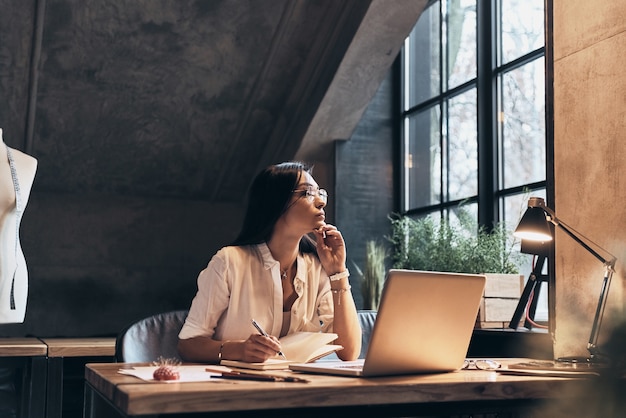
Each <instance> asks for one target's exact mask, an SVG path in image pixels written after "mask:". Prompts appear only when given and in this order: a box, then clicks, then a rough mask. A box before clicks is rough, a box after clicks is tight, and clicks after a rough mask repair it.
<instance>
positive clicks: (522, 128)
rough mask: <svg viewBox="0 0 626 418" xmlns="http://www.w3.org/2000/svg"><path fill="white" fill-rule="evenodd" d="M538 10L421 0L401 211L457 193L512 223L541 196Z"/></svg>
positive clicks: (405, 103)
mask: <svg viewBox="0 0 626 418" xmlns="http://www.w3.org/2000/svg"><path fill="white" fill-rule="evenodd" d="M544 15H545V11H544V1H543V0H437V1H431V2H430V3H429V5H428V6H427V8H426V10H425V11H424V12H423V13H422V15H421V16H420V18H419V20H418V22H417V24H416V25H415V27H414V29H413V31H412V32H411V34H410V36H409V37H408V38H407V39H406V41H405V45H404V48H403V51H402V83H401V84H402V107H401V110H402V113H401V123H402V129H401V131H402V139H401V141H402V144H401V147H400V148H401V149H402V154H403V158H402V160H401V161H402V163H401V164H402V178H401V184H402V187H401V204H400V208H401V210H402V212H403V213H405V214H407V215H410V216H415V217H418V216H425V215H429V214H433V215H435V216H447V217H450V218H453V217H454V212H455V208H456V207H458V205H459V204H460V203H464V206H465V208H466V209H468V210H469V211H470V213H472V214H473V215H474V216H475V217H476V221H477V223H478V224H480V225H484V226H485V227H487V228H490V227H491V226H492V225H494V223H496V222H505V223H506V224H507V226H509V227H510V228H511V229H512V228H514V227H515V225H516V224H517V222H518V221H519V219H520V217H521V215H522V214H523V212H524V210H525V208H526V202H527V199H528V197H529V195H530V194H532V195H534V196H541V197H544V198H545V190H546V133H545V81H544V80H545V66H544V54H545V39H544ZM531 263H532V257H530V256H529V258H528V265H525V266H520V267H521V269H522V272H526V271H527V272H530V271H531V269H532V267H531ZM524 274H525V275H526V276H527V275H528V274H527V273H524ZM546 293H547V292H542V293H541V297H542V299H544V300H543V302H542V301H540V303H539V307H538V311H537V313H536V317H535V318H537V319H547V316H548V314H547V301H546V297H547V295H546Z"/></svg>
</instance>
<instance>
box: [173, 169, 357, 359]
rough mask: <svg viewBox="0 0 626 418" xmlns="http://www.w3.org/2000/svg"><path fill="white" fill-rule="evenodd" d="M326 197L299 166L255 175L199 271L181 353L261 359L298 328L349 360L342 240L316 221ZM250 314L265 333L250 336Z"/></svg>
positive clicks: (351, 327) (351, 320)
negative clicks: (239, 210) (232, 233)
mask: <svg viewBox="0 0 626 418" xmlns="http://www.w3.org/2000/svg"><path fill="white" fill-rule="evenodd" d="M327 198H328V196H327V194H326V191H325V190H323V189H320V188H319V187H318V185H317V183H316V182H315V180H314V179H313V177H312V175H311V170H310V168H309V167H307V166H306V165H304V164H302V163H298V162H287V163H282V164H278V165H274V166H270V167H268V168H267V169H265V170H264V171H262V172H261V173H259V175H258V176H257V177H256V178H255V180H254V182H253V183H252V187H251V189H250V194H249V201H248V208H247V211H246V215H245V218H244V223H243V228H242V230H241V232H240V234H239V237H237V239H236V240H235V242H233V244H232V245H231V246H228V247H224V248H222V249H221V250H219V251H218V252H217V253H216V254H215V256H213V258H212V259H211V261H210V262H209V265H208V266H207V268H206V269H204V270H203V271H202V272H201V273H200V275H199V277H198V293H197V294H196V297H195V298H194V300H193V302H192V304H191V308H190V310H189V315H188V317H187V320H186V321H185V324H184V326H183V328H182V330H181V332H180V334H179V343H178V351H179V352H180V355H181V357H182V358H183V359H185V360H186V361H193V362H219V361H220V360H222V359H229V360H242V361H248V362H262V361H265V360H267V359H269V358H270V357H274V356H275V355H276V354H277V353H278V352H280V350H281V346H280V342H279V341H278V337H281V336H284V335H286V334H290V333H293V332H297V331H314V332H334V333H336V334H337V335H338V338H337V339H336V340H335V342H334V344H339V345H342V346H343V347H344V348H343V349H342V350H340V351H339V352H337V355H338V357H339V358H341V359H342V360H353V359H355V358H357V357H358V355H359V352H360V350H361V328H360V325H359V322H358V317H357V312H356V307H355V304H354V299H353V298H352V293H351V291H350V283H349V280H348V276H349V273H348V270H347V269H346V252H345V243H344V240H343V237H342V236H341V233H340V232H339V231H338V230H337V228H336V227H334V226H333V225H329V224H326V223H325V222H324V221H325V216H324V207H325V206H326V201H327ZM309 234H312V235H313V236H314V237H315V241H314V240H313V239H312V238H311V237H310V236H309ZM252 319H255V320H256V322H257V323H258V324H260V326H261V327H262V328H263V329H264V331H266V332H267V334H269V336H263V335H261V334H260V333H258V332H257V331H256V330H255V329H254V328H253V325H252V323H251V321H252Z"/></svg>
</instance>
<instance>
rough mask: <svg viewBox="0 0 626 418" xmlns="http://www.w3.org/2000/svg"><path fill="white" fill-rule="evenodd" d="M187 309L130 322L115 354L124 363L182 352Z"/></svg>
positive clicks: (174, 356) (119, 339)
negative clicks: (179, 339)
mask: <svg viewBox="0 0 626 418" xmlns="http://www.w3.org/2000/svg"><path fill="white" fill-rule="evenodd" d="M187 313H188V311H187V310H181V311H171V312H163V313H159V314H156V315H152V316H149V317H147V318H144V319H141V320H139V321H137V322H134V323H132V324H130V325H129V326H128V327H126V328H125V329H124V330H123V331H121V332H120V333H119V334H118V336H117V339H116V341H115V357H116V358H117V361H119V362H124V363H140V362H141V363H143V362H152V361H156V360H158V358H159V357H163V358H168V359H169V358H175V359H178V360H180V356H179V355H178V349H177V345H178V333H179V332H180V329H181V328H182V326H183V323H184V322H185V319H186V318H187Z"/></svg>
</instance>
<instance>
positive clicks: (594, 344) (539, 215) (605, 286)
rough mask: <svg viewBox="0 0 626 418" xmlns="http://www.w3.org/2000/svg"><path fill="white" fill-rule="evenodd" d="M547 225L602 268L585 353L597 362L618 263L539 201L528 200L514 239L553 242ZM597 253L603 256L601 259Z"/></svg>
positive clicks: (535, 198) (538, 198) (540, 199)
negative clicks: (559, 231) (611, 286)
mask: <svg viewBox="0 0 626 418" xmlns="http://www.w3.org/2000/svg"><path fill="white" fill-rule="evenodd" d="M548 222H551V223H552V224H554V226H556V227H559V228H561V229H562V230H563V231H564V232H565V233H566V234H567V235H569V236H570V237H571V238H572V239H574V241H576V242H577V243H578V244H580V245H581V246H582V247H583V248H584V249H585V250H587V251H588V252H589V253H591V254H592V255H593V256H594V257H595V258H597V259H598V260H600V261H601V262H602V263H603V264H604V278H603V279H602V290H601V291H600V298H599V300H598V306H597V308H596V313H595V316H594V318H593V325H592V327H591V336H590V337H589V342H588V343H587V350H588V351H589V354H590V357H589V359H586V360H587V361H592V362H593V361H597V360H598V356H599V354H600V353H599V350H598V337H599V334H600V327H601V325H602V317H603V316H604V308H605V306H606V300H607V297H608V292H609V287H610V285H611V278H612V277H613V272H614V271H615V262H616V261H617V259H616V258H615V256H613V255H612V254H610V253H609V252H608V251H606V250H605V249H603V248H601V247H600V246H598V245H597V244H595V243H594V242H592V241H591V240H589V239H588V238H586V237H585V236H584V235H582V234H581V233H579V232H577V231H575V230H574V229H573V228H572V227H570V226H568V225H567V224H566V223H565V222H563V221H562V220H560V219H558V218H557V217H556V215H555V213H554V211H553V210H552V209H550V208H549V207H547V206H546V204H545V201H544V200H543V199H542V198H540V197H531V198H530V199H528V209H527V210H526V213H524V216H522V219H521V220H520V222H519V225H518V226H517V228H516V229H515V232H514V233H513V235H515V236H516V237H518V238H520V239H523V240H528V241H536V242H547V241H552V231H551V230H550V225H549V224H548ZM600 253H603V254H604V256H603V255H601V254H600ZM564 360H566V359H564ZM570 360H574V359H570Z"/></svg>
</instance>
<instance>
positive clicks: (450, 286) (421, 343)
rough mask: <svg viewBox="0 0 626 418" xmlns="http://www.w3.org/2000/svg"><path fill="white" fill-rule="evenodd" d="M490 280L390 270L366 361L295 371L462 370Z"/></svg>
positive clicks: (345, 373) (302, 367) (296, 367)
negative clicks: (486, 285)
mask: <svg viewBox="0 0 626 418" xmlns="http://www.w3.org/2000/svg"><path fill="white" fill-rule="evenodd" d="M485 281H486V279H485V276H484V275H478V274H460V273H441V272H429V271H417V270H399V269H392V270H389V272H388V273H387V278H386V280H385V284H384V288H383V292H382V295H381V301H380V305H379V309H378V313H377V316H376V322H375V323H374V328H373V329H372V336H371V339H370V343H369V346H368V350H367V353H366V355H365V359H361V360H356V361H350V362H344V361H329V360H326V361H325V360H319V361H317V362H313V363H296V364H290V365H289V368H290V369H292V370H296V371H302V372H309V373H321V374H335V375H343V376H357V377H361V376H362V377H370V376H391V375H400V374H417V373H438V372H450V371H454V370H458V369H460V368H461V366H462V365H463V360H465V357H466V355H467V350H468V348H469V343H470V339H471V337H472V331H473V329H474V324H475V323H476V315H477V314H478V308H479V306H480V301H481V297H482V295H483V290H484V288H485Z"/></svg>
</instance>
